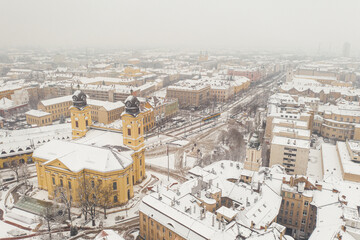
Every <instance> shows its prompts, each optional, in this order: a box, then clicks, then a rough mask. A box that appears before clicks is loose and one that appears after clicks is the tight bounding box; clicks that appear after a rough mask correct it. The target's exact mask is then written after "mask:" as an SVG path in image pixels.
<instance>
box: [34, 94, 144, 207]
mask: <svg viewBox="0 0 360 240" xmlns="http://www.w3.org/2000/svg"><path fill="white" fill-rule="evenodd" d="M125 106H126V108H125V112H124V113H123V114H122V122H123V129H122V130H123V133H122V134H121V133H120V132H114V131H107V130H106V129H105V130H98V129H91V125H92V121H91V111H90V109H89V106H88V105H87V102H86V95H85V94H84V93H83V92H81V91H76V92H75V93H74V96H73V106H71V107H70V112H71V124H72V135H73V140H72V141H57V140H53V141H51V142H49V143H46V144H44V145H42V146H41V147H39V148H37V149H36V150H35V151H34V153H33V159H34V162H35V163H36V170H37V177H38V187H39V188H40V189H44V190H47V191H48V197H49V198H50V199H54V198H56V195H57V191H58V189H59V188H61V189H65V191H66V192H67V196H68V197H69V198H71V199H72V200H73V202H74V203H76V202H79V201H81V199H82V195H81V193H83V192H84V188H87V191H89V192H91V194H92V195H93V197H94V198H98V199H101V198H106V199H104V200H106V201H109V202H110V204H109V205H110V206H116V205H122V204H125V203H127V202H128V201H129V199H131V198H132V197H133V196H134V190H133V186H134V185H136V184H138V183H141V182H142V181H143V179H145V146H144V135H143V133H144V132H143V121H144V120H143V114H142V112H141V111H140V108H139V100H138V99H137V98H136V97H135V96H132V95H131V96H129V97H128V99H126V101H125ZM99 189H103V190H105V191H100V190H99ZM102 194H106V196H101V195H102Z"/></svg>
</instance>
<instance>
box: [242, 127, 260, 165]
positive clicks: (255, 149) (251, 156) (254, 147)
mask: <svg viewBox="0 0 360 240" xmlns="http://www.w3.org/2000/svg"><path fill="white" fill-rule="evenodd" d="M261 150H262V149H261V146H260V141H259V136H258V135H257V133H253V135H252V136H251V138H250V141H249V143H248V145H247V146H246V159H245V163H244V169H247V170H250V171H259V168H260V167H261V165H262V158H261Z"/></svg>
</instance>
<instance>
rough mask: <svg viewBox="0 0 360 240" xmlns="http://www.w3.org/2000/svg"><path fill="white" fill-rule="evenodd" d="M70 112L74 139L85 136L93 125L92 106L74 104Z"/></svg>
mask: <svg viewBox="0 0 360 240" xmlns="http://www.w3.org/2000/svg"><path fill="white" fill-rule="evenodd" d="M70 113H71V128H72V136H73V139H76V138H80V137H83V136H85V135H86V133H87V131H88V129H89V127H90V126H91V125H92V121H91V108H90V106H85V107H84V108H83V109H78V108H76V107H74V106H72V107H71V108H70Z"/></svg>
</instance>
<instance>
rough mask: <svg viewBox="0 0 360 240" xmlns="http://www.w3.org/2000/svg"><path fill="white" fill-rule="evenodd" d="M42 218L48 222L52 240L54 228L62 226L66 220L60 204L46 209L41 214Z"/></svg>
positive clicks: (47, 225)
mask: <svg viewBox="0 0 360 240" xmlns="http://www.w3.org/2000/svg"><path fill="white" fill-rule="evenodd" d="M40 217H41V218H42V219H43V220H44V221H45V222H46V227H47V231H48V234H49V239H51V230H52V229H53V227H55V226H58V225H61V224H62V223H63V222H64V219H65V218H64V211H63V208H62V207H61V205H59V204H55V205H52V206H48V207H46V208H45V209H44V210H43V211H42V212H41V213H40Z"/></svg>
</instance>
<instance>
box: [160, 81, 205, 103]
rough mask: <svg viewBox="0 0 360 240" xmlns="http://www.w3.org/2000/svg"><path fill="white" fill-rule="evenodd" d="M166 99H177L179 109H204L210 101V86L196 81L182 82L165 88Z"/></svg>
mask: <svg viewBox="0 0 360 240" xmlns="http://www.w3.org/2000/svg"><path fill="white" fill-rule="evenodd" d="M166 97H167V98H177V99H178V102H179V107H180V108H189V107H194V108H198V107H204V106H205V105H206V104H208V102H209V100H210V97H211V96H210V86H209V85H208V84H204V83H203V82H201V81H197V80H184V81H180V82H177V83H176V84H174V85H171V86H169V87H168V88H167V92H166Z"/></svg>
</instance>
